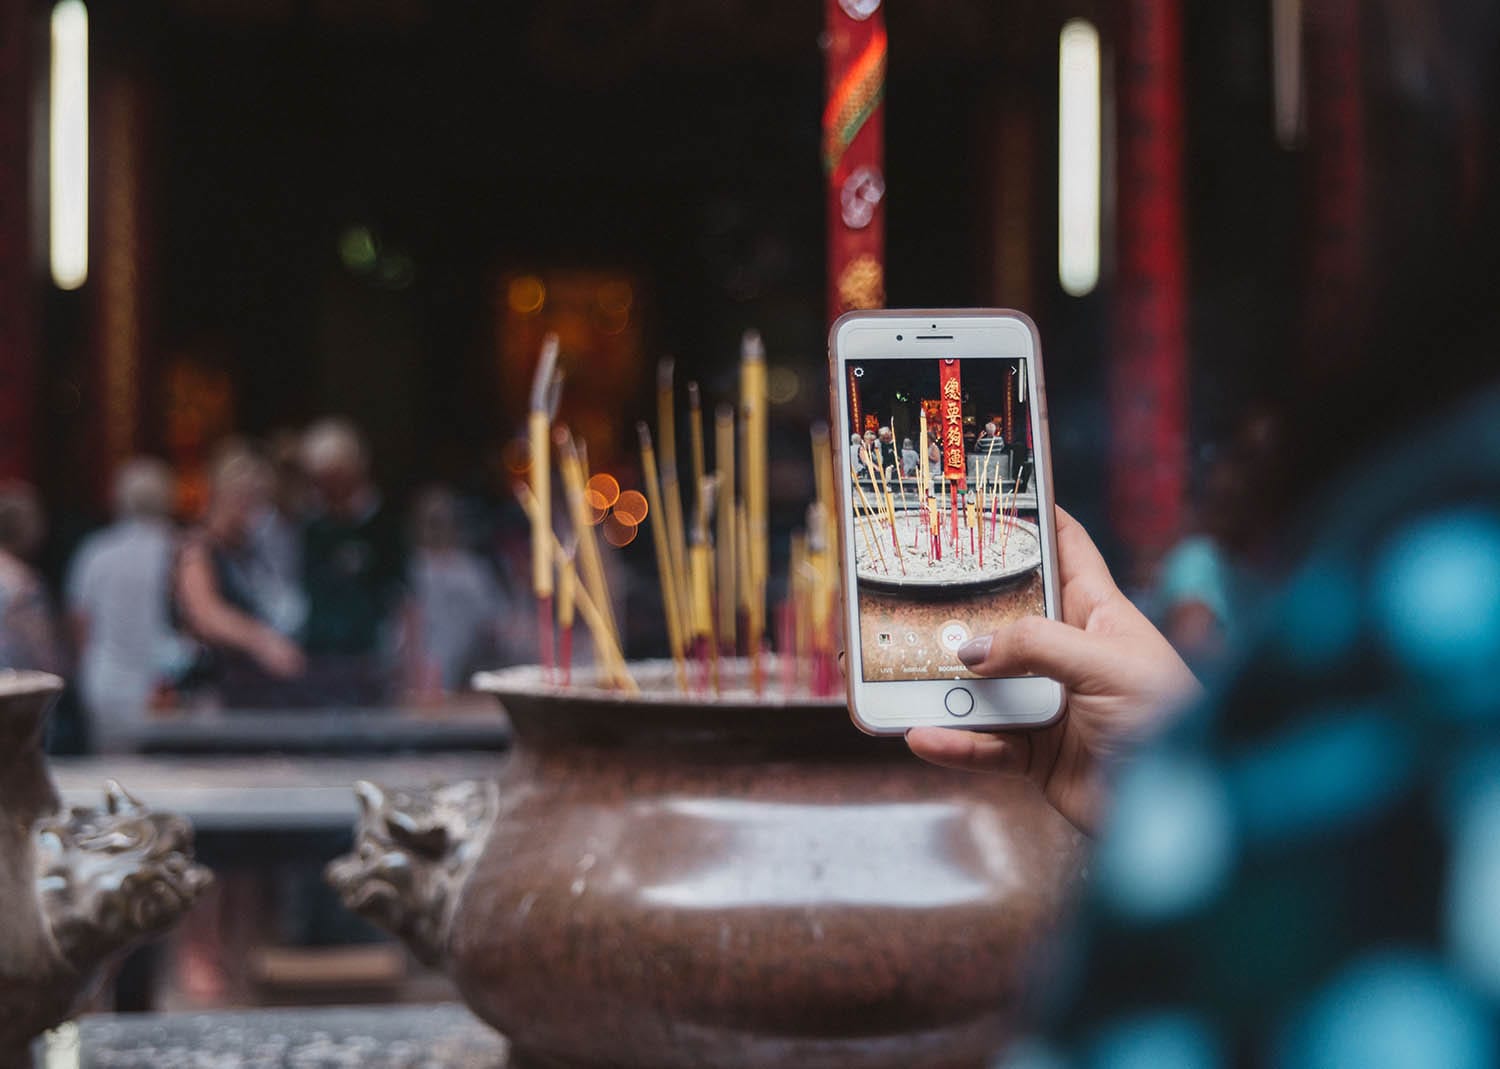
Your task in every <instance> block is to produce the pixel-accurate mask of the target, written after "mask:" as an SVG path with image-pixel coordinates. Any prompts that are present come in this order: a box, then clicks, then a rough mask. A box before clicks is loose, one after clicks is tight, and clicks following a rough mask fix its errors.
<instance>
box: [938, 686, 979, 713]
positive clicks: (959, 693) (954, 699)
mask: <svg viewBox="0 0 1500 1069" xmlns="http://www.w3.org/2000/svg"><path fill="white" fill-rule="evenodd" d="M943 708H944V709H947V710H948V715H949V716H968V715H969V714H970V713H972V712H973V711H974V695H973V694H971V693H969V689H968V688H967V687H954V688H953V689H952V690H950V691H949V692H948V693H947V694H944V695H943Z"/></svg>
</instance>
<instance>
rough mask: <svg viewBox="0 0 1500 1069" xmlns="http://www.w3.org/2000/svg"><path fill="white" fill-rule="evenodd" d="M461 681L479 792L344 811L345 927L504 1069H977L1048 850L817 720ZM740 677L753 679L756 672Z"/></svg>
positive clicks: (890, 747)
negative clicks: (370, 941)
mask: <svg viewBox="0 0 1500 1069" xmlns="http://www.w3.org/2000/svg"><path fill="white" fill-rule="evenodd" d="M720 667H721V671H722V683H723V686H722V693H721V694H720V696H719V697H717V698H706V697H702V698H700V697H695V696H693V695H691V694H685V693H682V692H680V691H679V690H678V689H677V687H676V685H675V678H676V673H675V669H674V666H673V664H672V662H670V661H664V662H638V663H635V664H632V665H631V666H630V674H631V675H632V676H633V678H634V679H635V680H636V681H637V683H638V684H639V689H640V692H639V693H638V694H633V695H629V696H627V695H625V694H623V693H621V692H620V691H618V690H614V689H606V688H604V687H600V686H594V685H592V681H591V680H590V679H589V678H588V677H587V676H585V674H584V673H582V672H580V673H578V680H577V684H576V685H574V686H572V687H562V686H558V685H555V684H553V683H551V682H548V681H547V680H548V676H547V675H546V673H544V672H543V671H542V670H541V669H539V668H536V667H523V668H516V669H510V670H507V671H503V672H496V673H490V674H486V675H484V676H481V677H479V678H478V679H477V680H476V683H477V685H478V686H480V687H481V688H482V689H485V690H488V691H490V692H491V693H493V694H494V695H495V696H496V697H497V698H498V699H499V700H500V702H501V703H502V704H503V705H504V707H505V709H506V711H507V712H508V713H509V715H510V718H511V720H512V723H513V725H514V728H515V738H516V743H515V749H514V751H513V752H512V753H511V754H510V755H508V756H507V757H505V758H503V759H501V761H500V762H499V763H498V764H497V767H496V777H495V779H494V781H493V782H491V783H488V784H475V785H464V786H458V785H448V786H445V787H443V788H440V789H439V790H438V791H436V792H435V793H432V794H427V795H404V796H398V795H395V794H374V793H371V792H370V791H369V790H368V789H367V790H366V792H365V797H364V810H365V812H364V817H363V824H362V827H361V830H360V836H359V845H358V846H357V848H356V852H355V854H354V855H352V856H351V858H350V859H347V860H345V861H341V862H338V863H336V865H335V866H334V868H333V874H334V882H335V884H336V886H338V887H339V889H340V891H341V892H342V894H343V896H344V899H345V901H346V902H348V903H349V904H350V905H351V906H352V907H354V908H355V909H357V910H360V911H362V912H364V913H365V914H366V915H367V916H370V917H371V918H372V919H374V920H376V921H377V922H381V923H385V924H386V925H387V926H389V927H391V928H392V929H394V930H396V931H398V932H401V933H403V934H404V935H406V936H407V938H408V939H410V940H413V941H414V942H415V944H416V946H417V949H418V950H419V952H421V953H424V954H425V955H427V956H428V957H430V958H435V959H436V960H438V961H439V962H440V963H441V965H442V967H443V968H444V969H445V970H446V971H447V972H448V973H449V974H450V975H451V976H452V977H453V978H454V980H455V981H456V982H457V984H458V986H459V989H460V990H461V992H462V993H463V996H464V998H465V999H466V1000H467V1001H468V1003H469V1005H470V1006H471V1007H472V1008H473V1010H474V1011H475V1013H477V1014H478V1015H479V1016H480V1017H482V1018H483V1019H484V1020H486V1021H487V1022H489V1023H490V1024H492V1025H493V1026H494V1027H495V1028H497V1029H498V1030H499V1031H501V1032H503V1033H504V1034H505V1035H506V1036H507V1037H508V1039H509V1040H510V1041H511V1044H512V1049H513V1051H514V1058H515V1063H516V1064H517V1065H519V1066H598V1065H612V1066H640V1067H646V1066H651V1067H656V1069H661V1067H679V1066H680V1067H683V1069H687V1067H693V1069H698V1067H701V1066H705V1065H713V1066H730V1067H746V1069H749V1067H761V1066H785V1065H798V1066H829V1067H832V1066H839V1067H865V1066H869V1067H886V1066H889V1067H892V1069H895V1067H901V1069H906V1067H909V1066H913V1065H922V1066H934V1067H943V1066H953V1067H958V1066H975V1067H977V1066H981V1065H984V1064H985V1063H986V1060H987V1059H988V1058H989V1056H990V1055H991V1054H992V1053H993V1052H994V1051H995V1050H996V1049H998V1048H999V1047H1001V1046H1002V1045H1003V1043H1004V1042H1005V1040H1006V1039H1007V1037H1008V1036H1009V1035H1010V1032H1011V1030H1012V1028H1013V1027H1014V1016H1013V1015H1014V1012H1015V1007H1016V1004H1017V1002H1018V999H1019V996H1020V995H1021V993H1022V991H1023V990H1024V986H1025V982H1026V976H1027V974H1028V970H1027V966H1028V964H1029V963H1030V961H1031V959H1032V957H1033V953H1034V951H1036V950H1037V948H1038V944H1039V942H1040V941H1041V940H1042V939H1043V938H1044V937H1045V935H1046V934H1047V933H1048V932H1049V931H1050V929H1051V927H1052V925H1053V923H1054V921H1055V920H1056V919H1057V917H1058V914H1059V911H1060V909H1061V904H1062V903H1063V902H1064V901H1065V900H1066V898H1067V895H1068V888H1069V885H1070V882H1071V880H1072V878H1073V875H1074V872H1075V869H1076V866H1077V861H1078V857H1079V840H1078V836H1077V835H1076V833H1075V832H1074V831H1073V829H1072V828H1071V827H1070V826H1069V825H1067V823H1066V822H1065V821H1063V820H1062V818H1061V817H1059V816H1058V814H1057V813H1056V812H1055V811H1054V810H1053V809H1052V808H1051V807H1050V806H1049V805H1048V804H1047V803H1046V801H1045V800H1044V799H1043V798H1041V797H1040V795H1039V794H1038V793H1037V792H1036V790H1035V788H1034V787H1033V786H1031V785H1030V784H1029V783H1027V782H1024V781H1021V780H1001V781H997V780H994V779H990V778H988V777H975V776H968V775H964V774H962V773H957V772H952V771H948V770H944V769H939V768H934V767H932V766H928V765H925V764H922V763H921V762H919V761H917V760H916V759H915V758H913V757H912V756H911V755H910V754H909V753H908V752H907V751H906V748H905V746H904V745H903V744H902V742H901V741H900V740H891V739H878V738H872V737H870V736H866V735H863V734H861V733H860V732H858V731H856V730H855V729H854V728H853V727H852V726H851V725H850V723H849V720H848V714H847V712H846V710H845V708H844V706H843V703H842V702H841V701H838V700H832V699H817V698H806V697H797V696H791V697H788V696H786V695H785V694H783V693H781V692H780V691H779V690H768V691H767V693H766V694H765V695H763V696H761V697H757V696H756V694H755V692H754V687H753V685H752V684H751V682H750V681H751V678H752V677H751V673H750V668H749V666H748V665H747V664H746V663H745V662H744V661H739V660H733V661H730V660H726V661H724V662H722V663H721V666H720ZM763 668H764V669H765V675H766V676H767V677H768V678H771V679H775V678H778V677H779V676H780V672H779V670H778V667H777V666H776V664H775V663H774V661H769V663H767V664H765V665H764V666H763Z"/></svg>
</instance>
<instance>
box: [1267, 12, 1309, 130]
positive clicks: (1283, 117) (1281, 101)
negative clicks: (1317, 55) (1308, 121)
mask: <svg viewBox="0 0 1500 1069" xmlns="http://www.w3.org/2000/svg"><path fill="white" fill-rule="evenodd" d="M1271 86H1272V89H1273V97H1274V102H1275V114H1276V118H1275V125H1276V141H1277V143H1278V144H1280V145H1281V147H1282V148H1288V149H1290V148H1296V147H1297V146H1298V145H1299V144H1300V143H1301V142H1302V108H1303V103H1302V0H1271Z"/></svg>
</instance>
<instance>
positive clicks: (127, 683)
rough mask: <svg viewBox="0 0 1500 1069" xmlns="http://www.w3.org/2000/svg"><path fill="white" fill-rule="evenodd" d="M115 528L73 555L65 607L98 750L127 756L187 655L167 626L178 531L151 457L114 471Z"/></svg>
mask: <svg viewBox="0 0 1500 1069" xmlns="http://www.w3.org/2000/svg"><path fill="white" fill-rule="evenodd" d="M114 509H115V522H114V523H112V524H111V525H110V526H108V527H106V528H104V529H103V530H102V531H97V532H95V533H94V534H92V535H90V536H89V537H88V538H87V539H86V540H85V541H84V543H83V545H82V546H80V547H79V550H78V552H77V554H76V555H75V556H74V558H73V563H72V566H71V568H70V569H69V572H68V580H67V609H68V616H69V620H70V623H71V625H72V630H73V636H74V641H75V644H76V646H77V648H78V653H79V665H78V684H79V691H80V694H81V696H82V698H83V705H84V708H85V710H86V712H87V714H88V717H89V728H90V734H91V737H92V740H93V747H94V749H96V750H98V751H100V752H105V753H110V752H119V751H122V750H130V749H133V748H134V746H135V740H136V737H137V735H138V733H139V729H140V726H141V724H142V723H143V722H144V721H145V719H146V713H147V710H148V708H149V707H150V704H151V699H152V695H153V694H154V692H155V691H156V688H157V686H158V685H159V684H160V683H162V682H163V681H164V680H166V679H170V678H171V677H172V676H173V675H175V674H176V672H177V671H179V670H180V669H181V668H182V667H183V665H184V664H185V662H186V658H187V656H188V650H187V648H186V646H185V644H184V643H183V641H182V640H181V638H179V637H178V636H177V635H176V634H175V632H174V631H173V630H172V627H171V624H170V622H169V619H168V604H169V601H170V597H171V594H170V590H169V584H170V581H171V573H172V563H173V558H174V557H175V555H176V552H177V532H176V530H175V528H174V527H173V525H172V521H171V509H172V472H171V469H169V468H168V467H167V466H166V465H165V464H164V463H162V462H161V461H159V460H155V459H153V458H150V457H136V458H134V459H132V460H129V461H126V462H125V464H123V465H122V466H121V467H120V469H119V471H118V472H117V473H116V474H115V483H114Z"/></svg>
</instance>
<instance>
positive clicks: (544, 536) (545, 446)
mask: <svg viewBox="0 0 1500 1069" xmlns="http://www.w3.org/2000/svg"><path fill="white" fill-rule="evenodd" d="M556 371H557V335H556V334H548V335H547V336H546V337H545V338H544V339H542V353H541V358H540V359H539V360H538V361H537V367H536V374H535V375H534V376H533V377H532V380H531V406H530V411H529V412H528V413H527V420H526V431H527V443H528V445H529V446H530V451H531V494H532V496H533V497H534V498H536V502H537V515H538V516H539V517H541V520H542V522H541V523H533V524H532V525H531V587H532V592H533V593H534V594H536V596H537V598H538V599H542V598H549V597H551V596H552V539H551V537H550V535H551V530H552V521H551V516H552V468H551V464H550V461H551V457H552V443H551V441H550V435H549V433H548V432H549V430H550V429H551V424H552V414H551V413H550V412H549V411H548V407H549V406H548V396H547V395H548V391H549V390H551V389H552V388H553V381H554V376H555V374H556Z"/></svg>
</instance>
